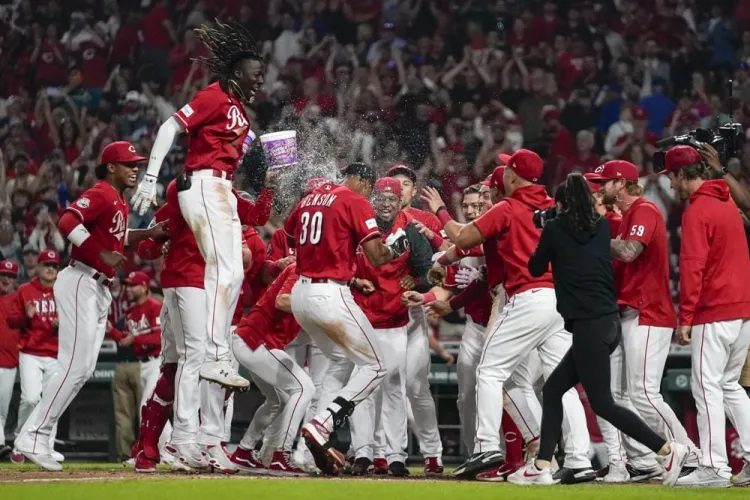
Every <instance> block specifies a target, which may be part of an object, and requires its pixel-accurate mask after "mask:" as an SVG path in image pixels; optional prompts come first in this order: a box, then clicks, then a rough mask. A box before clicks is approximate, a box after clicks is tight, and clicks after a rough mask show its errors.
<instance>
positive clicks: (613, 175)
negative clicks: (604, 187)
mask: <svg viewBox="0 0 750 500" xmlns="http://www.w3.org/2000/svg"><path fill="white" fill-rule="evenodd" d="M587 179H588V180H600V181H610V180H615V179H625V180H626V181H632V182H638V167H636V166H635V165H633V164H632V163H630V162H629V161H625V160H611V161H608V162H607V163H605V164H604V165H599V166H598V167H596V170H594V173H593V175H591V176H589V177H588V178H587Z"/></svg>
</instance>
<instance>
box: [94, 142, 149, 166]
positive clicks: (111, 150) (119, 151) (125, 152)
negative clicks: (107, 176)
mask: <svg viewBox="0 0 750 500" xmlns="http://www.w3.org/2000/svg"><path fill="white" fill-rule="evenodd" d="M146 160H148V158H146V157H143V156H138V155H137V154H136V152H135V146H133V145H132V144H130V143H129V142H128V141H116V142H112V143H110V144H107V145H106V146H105V147H104V149H103V150H102V159H101V161H100V162H99V163H100V164H101V165H107V164H108V163H137V162H139V161H146Z"/></svg>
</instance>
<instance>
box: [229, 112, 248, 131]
mask: <svg viewBox="0 0 750 500" xmlns="http://www.w3.org/2000/svg"><path fill="white" fill-rule="evenodd" d="M227 121H229V123H227V130H235V129H238V128H245V127H247V125H248V123H247V119H246V118H245V117H244V115H243V114H242V111H240V108H238V107H237V106H232V107H231V108H229V111H228V112H227Z"/></svg>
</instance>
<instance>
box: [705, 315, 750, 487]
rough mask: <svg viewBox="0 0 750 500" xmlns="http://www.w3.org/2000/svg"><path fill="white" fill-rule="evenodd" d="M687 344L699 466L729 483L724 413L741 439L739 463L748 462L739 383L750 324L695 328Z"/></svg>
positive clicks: (749, 425) (749, 420)
mask: <svg viewBox="0 0 750 500" xmlns="http://www.w3.org/2000/svg"><path fill="white" fill-rule="evenodd" d="M691 344H692V356H691V361H692V376H691V379H690V386H691V389H692V391H693V398H695V406H696V409H697V413H698V433H699V435H700V443H701V450H702V451H703V456H702V457H701V459H700V462H701V465H702V466H704V467H710V468H712V469H714V470H715V471H716V472H717V473H718V474H719V475H721V476H723V477H726V478H729V477H731V475H732V469H731V468H730V467H729V463H728V460H727V447H726V429H725V426H726V418H725V411H726V416H728V417H729V420H730V421H731V422H732V425H733V426H734V428H735V429H736V430H737V434H739V436H740V445H741V447H742V458H744V459H745V461H746V462H750V398H748V395H747V393H746V392H745V390H744V389H743V388H742V387H741V386H740V383H739V379H740V373H741V372H742V367H743V366H744V364H745V360H746V358H747V351H748V347H750V320H747V319H735V320H732V321H717V322H715V323H707V324H704V325H695V326H693V330H692V342H691Z"/></svg>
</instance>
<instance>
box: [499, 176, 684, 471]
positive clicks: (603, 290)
mask: <svg viewBox="0 0 750 500" xmlns="http://www.w3.org/2000/svg"><path fill="white" fill-rule="evenodd" d="M555 202H556V206H557V207H556V208H557V210H556V212H557V217H555V213H554V211H551V210H547V211H546V214H544V215H543V216H541V217H540V216H538V215H541V214H538V215H537V216H536V217H535V222H537V221H538V222H539V225H543V227H544V228H543V231H542V235H541V238H540V240H539V245H538V246H537V248H536V251H535V252H534V254H533V255H532V256H531V258H530V259H529V262H528V270H529V273H530V274H531V275H532V276H541V275H543V274H544V273H545V272H547V270H548V268H549V265H550V264H552V276H553V279H554V284H555V294H556V295H557V310H558V311H559V312H560V314H561V315H562V317H563V318H564V320H565V328H566V330H568V331H570V332H571V333H572V334H573V344H572V347H571V348H570V350H569V351H568V352H567V354H566V355H565V356H564V357H563V358H562V360H561V361H560V364H559V365H558V366H557V368H555V370H554V371H553V372H552V374H551V375H550V376H549V378H548V379H547V381H546V382H545V384H544V388H543V390H542V394H543V399H544V400H543V410H542V429H541V441H540V447H539V455H538V456H537V459H536V461H535V462H534V463H530V464H528V465H527V466H526V467H525V468H524V469H522V470H520V471H518V472H516V473H515V474H513V475H511V476H510V477H509V478H508V480H509V481H510V482H513V483H528V482H535V483H540V484H550V482H551V481H552V477H551V474H550V472H549V471H550V462H551V460H552V456H553V453H554V450H555V446H556V443H557V441H558V440H559V439H560V434H561V432H562V419H563V405H562V397H563V394H565V393H566V392H567V391H568V390H570V389H571V388H572V387H574V386H575V385H576V384H577V383H578V382H579V381H580V382H581V383H582V385H583V387H584V389H585V390H586V394H587V395H588V397H589V401H590V403H591V407H592V409H593V410H594V412H595V413H596V414H597V415H599V416H601V417H602V418H604V419H606V420H607V421H609V422H610V423H612V425H614V426H615V427H617V428H618V429H620V430H621V431H622V432H624V433H625V434H627V435H629V436H632V437H633V438H634V439H636V440H638V441H640V442H641V443H643V444H644V445H646V446H647V447H648V448H649V449H651V450H652V451H653V452H654V453H658V454H659V455H664V456H666V455H671V457H670V458H668V459H667V461H666V462H665V464H668V465H667V466H666V467H665V470H664V476H663V482H664V484H667V485H673V484H674V483H675V481H676V480H677V477H678V475H679V473H680V469H681V467H682V465H683V464H684V462H685V459H686V458H687V454H688V448H687V447H686V446H683V445H680V444H676V443H668V442H667V441H666V439H664V438H663V437H661V436H659V435H657V434H656V433H655V432H654V431H652V430H651V429H649V428H648V426H647V425H646V424H645V423H644V422H643V420H641V419H640V417H638V416H637V415H636V414H635V413H633V412H632V411H630V410H628V409H627V408H624V407H622V406H618V405H616V404H615V402H614V399H613V397H612V392H611V391H610V376H611V373H610V363H609V355H610V354H611V353H612V351H613V350H614V349H615V348H616V347H617V346H618V344H619V342H620V335H621V329H620V321H619V316H618V312H617V303H616V292H615V285H614V270H613V265H612V258H611V257H610V228H609V224H608V223H607V221H606V219H604V218H603V217H601V216H600V215H599V214H598V213H597V212H596V210H595V208H594V198H593V194H592V193H591V190H590V189H589V186H588V183H587V182H586V180H585V179H584V178H583V176H581V175H579V174H570V175H568V178H567V180H566V181H565V182H563V183H562V184H561V185H560V186H559V187H558V188H557V192H556V195H555ZM529 478H536V479H535V480H530V479H529Z"/></svg>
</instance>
